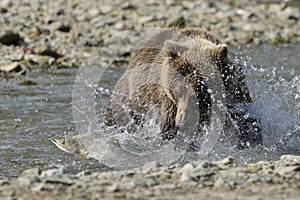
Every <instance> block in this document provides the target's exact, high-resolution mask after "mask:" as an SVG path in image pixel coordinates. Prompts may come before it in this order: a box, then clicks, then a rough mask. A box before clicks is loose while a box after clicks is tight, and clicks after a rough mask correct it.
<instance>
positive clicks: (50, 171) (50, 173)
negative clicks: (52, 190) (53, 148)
mask: <svg viewBox="0 0 300 200" xmlns="http://www.w3.org/2000/svg"><path fill="white" fill-rule="evenodd" d="M63 172H64V171H63V168H62V167H61V168H59V169H48V170H46V171H43V172H42V173H41V177H50V176H58V175H62V174H63Z"/></svg>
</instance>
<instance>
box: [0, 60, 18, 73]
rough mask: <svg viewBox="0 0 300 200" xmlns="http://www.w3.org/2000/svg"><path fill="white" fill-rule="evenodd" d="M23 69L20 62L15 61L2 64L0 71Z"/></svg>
mask: <svg viewBox="0 0 300 200" xmlns="http://www.w3.org/2000/svg"><path fill="white" fill-rule="evenodd" d="M21 70H22V67H21V65H20V63H19V62H13V63H10V64H7V65H0V71H3V72H12V71H14V72H19V71H21Z"/></svg>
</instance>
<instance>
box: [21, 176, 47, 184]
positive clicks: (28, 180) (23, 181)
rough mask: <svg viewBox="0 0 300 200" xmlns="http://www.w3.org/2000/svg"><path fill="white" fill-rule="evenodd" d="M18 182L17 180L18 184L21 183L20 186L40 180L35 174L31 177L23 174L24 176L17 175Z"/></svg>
mask: <svg viewBox="0 0 300 200" xmlns="http://www.w3.org/2000/svg"><path fill="white" fill-rule="evenodd" d="M18 182H19V185H21V186H29V185H32V184H33V183H39V182H41V180H40V179H39V178H38V177H36V176H33V177H30V176H24V177H19V178H18Z"/></svg>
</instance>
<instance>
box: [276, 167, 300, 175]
mask: <svg viewBox="0 0 300 200" xmlns="http://www.w3.org/2000/svg"><path fill="white" fill-rule="evenodd" d="M296 171H298V172H299V171H300V165H295V166H284V167H279V168H277V169H276V170H275V173H276V174H279V175H280V176H286V175H289V174H291V173H293V172H296Z"/></svg>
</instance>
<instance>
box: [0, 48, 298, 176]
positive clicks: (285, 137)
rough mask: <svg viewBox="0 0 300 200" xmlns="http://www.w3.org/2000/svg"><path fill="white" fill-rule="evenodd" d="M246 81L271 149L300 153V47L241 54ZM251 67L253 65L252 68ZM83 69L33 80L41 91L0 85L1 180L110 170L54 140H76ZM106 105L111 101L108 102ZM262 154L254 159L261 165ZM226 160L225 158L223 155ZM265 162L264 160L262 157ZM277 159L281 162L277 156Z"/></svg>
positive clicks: (108, 78) (109, 78)
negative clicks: (77, 83)
mask: <svg viewBox="0 0 300 200" xmlns="http://www.w3.org/2000/svg"><path fill="white" fill-rule="evenodd" d="M239 52H241V53H240V54H239V56H240V57H242V58H243V59H245V60H246V62H245V66H246V67H247V69H246V71H245V72H246V75H247V76H246V77H247V81H248V84H249V88H250V90H251V94H252V96H253V99H254V101H255V106H254V108H253V109H254V112H255V113H257V114H258V115H259V116H260V118H261V124H262V127H263V132H264V143H265V146H266V148H269V149H273V150H274V152H275V153H274V154H275V155H278V156H279V155H280V154H281V153H283V152H282V151H278V152H276V149H277V148H281V147H284V148H285V150H286V151H287V152H288V151H291V153H297V152H299V151H300V64H299V63H300V57H299V52H300V45H299V44H295V45H283V46H280V47H259V48H256V49H247V50H245V49H239ZM250 63H251V64H250ZM123 71H124V69H121V70H120V69H117V68H115V69H110V70H109V71H106V73H105V77H104V78H102V79H101V81H102V82H101V81H100V83H99V85H100V86H101V87H103V88H100V90H106V89H111V87H112V85H113V83H114V82H115V81H116V80H117V79H118V77H119V76H121V74H122V73H123ZM77 72H78V69H59V70H51V71H48V72H44V73H32V74H29V75H28V76H27V77H26V79H30V80H33V81H34V82H36V83H37V85H32V86H22V85H19V84H18V82H17V81H14V80H9V81H2V80H1V81H0V178H4V177H7V176H17V175H18V174H19V173H20V172H21V171H22V170H24V169H27V168H32V167H40V168H41V169H47V168H54V167H64V169H65V170H66V171H69V172H78V171H81V170H84V169H92V170H106V169H107V168H106V167H104V166H103V165H101V164H100V163H99V162H98V161H96V160H93V159H89V160H85V159H80V158H77V157H75V156H73V155H68V154H66V153H64V152H62V151H61V150H59V149H58V148H57V147H55V146H54V145H53V144H52V143H51V141H50V139H51V138H53V137H64V136H69V135H74V134H76V130H75V125H74V120H73V115H72V90H73V84H74V80H75V76H76V74H77ZM103 101H107V98H106V99H103ZM256 153H257V152H254V153H253V154H252V155H251V150H249V151H248V152H247V155H249V157H252V158H254V160H255V158H256V159H257V160H259V159H260V157H257V155H256ZM223 155H224V156H226V152H225V153H223ZM261 157H262V158H264V157H263V156H261ZM275 157H276V156H275Z"/></svg>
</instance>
